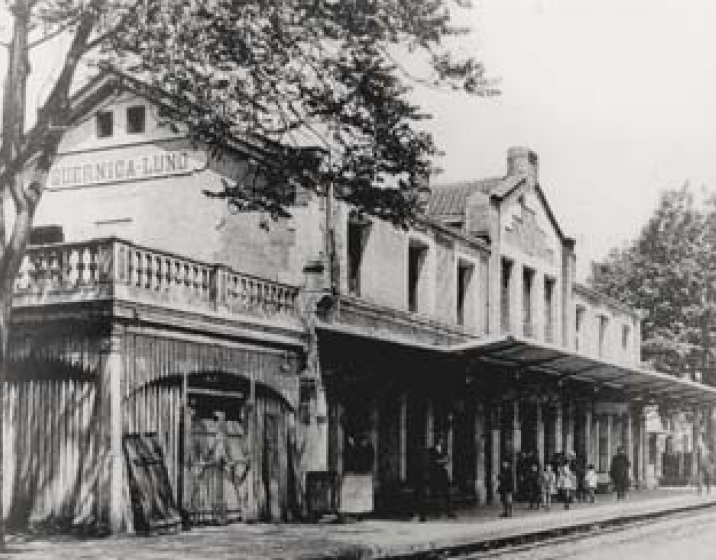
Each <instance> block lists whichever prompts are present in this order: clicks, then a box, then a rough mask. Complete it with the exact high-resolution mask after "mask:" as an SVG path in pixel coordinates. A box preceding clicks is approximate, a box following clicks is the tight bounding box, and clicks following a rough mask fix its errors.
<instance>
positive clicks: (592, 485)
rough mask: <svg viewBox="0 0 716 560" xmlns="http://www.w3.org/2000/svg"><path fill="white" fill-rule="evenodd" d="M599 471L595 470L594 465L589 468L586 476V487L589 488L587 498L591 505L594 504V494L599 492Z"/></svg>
mask: <svg viewBox="0 0 716 560" xmlns="http://www.w3.org/2000/svg"><path fill="white" fill-rule="evenodd" d="M597 480H598V478H597V471H596V470H594V465H589V466H588V467H587V472H586V473H585V474H584V485H585V486H586V488H587V498H588V499H589V503H590V504H593V503H594V494H595V493H596V491H597Z"/></svg>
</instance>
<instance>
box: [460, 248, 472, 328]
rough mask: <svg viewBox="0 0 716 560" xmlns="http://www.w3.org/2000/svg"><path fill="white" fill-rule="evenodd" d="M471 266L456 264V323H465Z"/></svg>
mask: <svg viewBox="0 0 716 560" xmlns="http://www.w3.org/2000/svg"><path fill="white" fill-rule="evenodd" d="M472 274H473V266H472V265H470V264H468V263H463V262H461V263H459V264H458V266H457V324H458V325H464V324H465V307H466V305H465V302H466V300H467V298H468V296H469V290H470V284H471V280H472Z"/></svg>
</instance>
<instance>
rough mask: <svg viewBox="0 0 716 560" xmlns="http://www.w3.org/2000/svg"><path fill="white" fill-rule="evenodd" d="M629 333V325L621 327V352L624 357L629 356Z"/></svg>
mask: <svg viewBox="0 0 716 560" xmlns="http://www.w3.org/2000/svg"><path fill="white" fill-rule="evenodd" d="M630 334H631V332H630V329H629V325H622V350H623V351H624V356H628V355H629V336H630Z"/></svg>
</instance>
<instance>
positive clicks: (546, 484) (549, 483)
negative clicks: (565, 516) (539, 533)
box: [541, 463, 557, 511]
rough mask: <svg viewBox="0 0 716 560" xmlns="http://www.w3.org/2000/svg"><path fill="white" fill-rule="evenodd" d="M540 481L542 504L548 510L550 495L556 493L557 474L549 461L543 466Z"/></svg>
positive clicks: (550, 503)
mask: <svg viewBox="0 0 716 560" xmlns="http://www.w3.org/2000/svg"><path fill="white" fill-rule="evenodd" d="M541 483H542V484H541V490H542V505H543V506H544V509H546V510H547V511H549V510H550V508H551V507H552V495H553V494H556V493H557V476H556V475H555V474H554V471H553V470H552V465H550V464H549V463H547V464H546V465H545V467H544V471H543V472H542V480H541Z"/></svg>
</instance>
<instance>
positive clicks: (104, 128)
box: [96, 111, 114, 138]
mask: <svg viewBox="0 0 716 560" xmlns="http://www.w3.org/2000/svg"><path fill="white" fill-rule="evenodd" d="M96 123H97V138H109V137H110V136H112V135H113V134H114V114H113V113H112V111H101V112H99V113H97V116H96Z"/></svg>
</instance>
